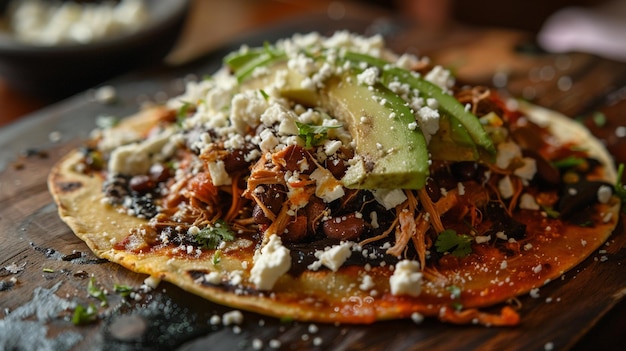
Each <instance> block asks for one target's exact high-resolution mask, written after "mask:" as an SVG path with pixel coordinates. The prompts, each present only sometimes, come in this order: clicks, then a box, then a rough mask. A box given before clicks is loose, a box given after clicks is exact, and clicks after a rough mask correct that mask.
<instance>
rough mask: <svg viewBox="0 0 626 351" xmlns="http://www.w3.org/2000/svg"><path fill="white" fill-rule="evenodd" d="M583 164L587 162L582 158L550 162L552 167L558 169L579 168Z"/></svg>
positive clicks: (567, 158)
mask: <svg viewBox="0 0 626 351" xmlns="http://www.w3.org/2000/svg"><path fill="white" fill-rule="evenodd" d="M585 162H587V160H585V159H584V158H582V157H575V156H568V157H566V158H563V159H560V160H556V161H554V162H552V164H553V165H554V167H556V168H558V169H567V168H572V167H576V166H580V165H582V164H584V163H585Z"/></svg>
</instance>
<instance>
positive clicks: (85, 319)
mask: <svg viewBox="0 0 626 351" xmlns="http://www.w3.org/2000/svg"><path fill="white" fill-rule="evenodd" d="M97 316H98V309H97V308H96V306H95V305H94V304H92V303H90V304H89V306H87V307H85V306H83V305H77V306H76V308H74V314H73V315H72V324H74V325H85V324H89V323H93V322H95V321H96V317H97Z"/></svg>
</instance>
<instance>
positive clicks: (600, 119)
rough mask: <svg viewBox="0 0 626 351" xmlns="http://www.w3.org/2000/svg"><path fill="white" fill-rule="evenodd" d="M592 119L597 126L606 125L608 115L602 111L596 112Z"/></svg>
mask: <svg viewBox="0 0 626 351" xmlns="http://www.w3.org/2000/svg"><path fill="white" fill-rule="evenodd" d="M591 119H592V120H593V123H594V124H595V125H596V127H604V126H605V125H606V115H605V114H604V113H602V112H600V111H597V112H595V113H594V114H593V116H591Z"/></svg>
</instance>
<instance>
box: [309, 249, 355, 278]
mask: <svg viewBox="0 0 626 351" xmlns="http://www.w3.org/2000/svg"><path fill="white" fill-rule="evenodd" d="M353 245H354V243H353V242H349V241H348V242H344V243H341V244H337V245H334V246H332V247H328V248H326V249H324V250H317V251H315V257H317V259H318V260H317V261H315V262H313V263H311V264H310V265H309V266H308V267H307V268H308V269H310V270H313V271H316V270H318V269H319V268H320V267H321V266H325V267H327V268H328V269H330V270H332V271H333V272H336V271H337V270H338V269H339V268H340V267H341V265H343V263H344V262H345V261H346V260H347V259H348V257H350V255H352V246H353Z"/></svg>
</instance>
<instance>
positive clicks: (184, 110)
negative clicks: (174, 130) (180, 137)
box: [176, 101, 193, 124]
mask: <svg viewBox="0 0 626 351" xmlns="http://www.w3.org/2000/svg"><path fill="white" fill-rule="evenodd" d="M192 107H193V104H192V103H191V102H187V101H183V105H182V106H181V107H179V108H178V111H177V112H176V122H177V123H178V124H181V123H182V122H183V120H184V119H185V118H187V116H188V115H189V111H190V109H191V108H192Z"/></svg>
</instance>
